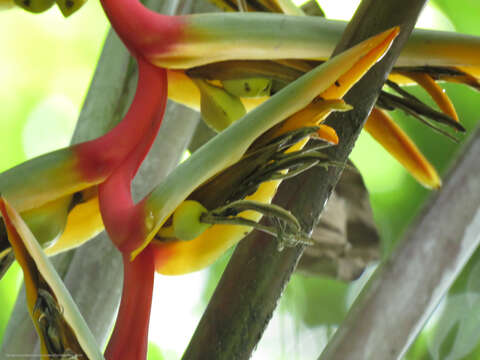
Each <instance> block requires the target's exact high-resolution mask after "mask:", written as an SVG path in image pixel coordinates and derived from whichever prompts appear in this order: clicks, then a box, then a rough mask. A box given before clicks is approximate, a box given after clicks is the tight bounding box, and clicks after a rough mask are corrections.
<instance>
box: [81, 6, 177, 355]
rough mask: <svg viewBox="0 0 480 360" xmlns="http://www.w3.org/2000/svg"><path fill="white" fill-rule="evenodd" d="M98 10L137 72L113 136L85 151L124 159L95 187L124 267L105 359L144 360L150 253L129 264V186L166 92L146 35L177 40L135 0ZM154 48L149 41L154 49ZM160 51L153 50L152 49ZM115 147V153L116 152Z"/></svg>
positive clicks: (137, 240)
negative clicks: (106, 151)
mask: <svg viewBox="0 0 480 360" xmlns="http://www.w3.org/2000/svg"><path fill="white" fill-rule="evenodd" d="M102 5H103V7H104V9H105V12H106V14H107V16H108V17H109V19H110V21H111V23H112V26H113V27H114V29H115V31H116V32H117V34H118V35H119V36H120V38H121V39H122V41H123V42H124V43H125V45H126V46H127V48H128V49H129V51H130V52H131V54H132V56H134V57H135V59H136V60H137V63H138V67H139V77H138V87H137V92H136V94H135V99H134V101H133V103H132V105H131V107H130V109H129V111H128V113H127V115H126V117H125V119H124V120H123V121H122V123H121V124H120V125H119V126H118V130H117V132H116V133H113V132H112V133H111V135H110V134H109V136H108V135H106V136H105V137H104V139H102V138H101V139H99V141H98V143H94V144H92V147H91V151H92V153H93V154H95V153H96V152H97V151H98V150H97V149H98V147H99V146H101V147H104V146H105V144H111V145H113V146H115V150H116V151H114V154H118V153H121V154H122V155H126V156H125V157H124V159H123V161H122V162H121V164H120V165H119V166H118V167H116V169H115V170H114V171H113V173H112V174H111V175H110V176H109V177H108V178H107V179H106V181H105V182H103V183H102V184H100V185H99V187H98V196H99V203H100V211H101V213H102V218H103V222H104V224H105V229H106V231H107V232H108V234H109V235H110V238H111V240H112V241H113V242H114V244H115V245H116V246H117V247H118V248H119V250H120V251H121V252H122V255H123V264H124V284H123V293H122V300H121V303H120V309H119V314H118V317H117V322H116V324H115V329H114V332H113V335H112V338H111V339H110V342H109V344H108V347H107V350H106V353H105V357H106V359H108V360H113V359H145V358H146V355H147V341H148V323H149V319H150V308H151V301H152V290H153V279H154V271H155V269H154V260H153V252H152V248H150V247H148V248H147V249H145V250H144V251H143V252H142V253H141V254H140V255H139V256H138V257H137V258H136V259H135V260H134V261H131V259H130V253H131V251H133V250H134V249H135V248H137V247H138V246H140V245H141V244H142V241H143V239H144V237H145V234H142V232H141V231H138V230H137V229H136V224H138V221H139V220H140V219H141V214H137V213H136V212H137V210H136V209H137V208H136V207H135V205H134V203H133V199H132V194H131V182H132V180H133V178H134V176H135V174H136V172H137V170H138V168H139V166H140V164H141V162H142V161H143V159H144V158H145V156H146V154H147V153H148V151H149V149H150V147H151V145H152V143H153V141H154V139H155V136H156V134H157V132H158V129H159V127H160V124H161V121H162V118H163V114H164V111H165V106H166V102H167V93H168V90H167V77H166V71H165V70H164V69H162V68H158V67H155V66H153V65H152V64H150V63H149V62H147V61H146V60H145V59H144V57H143V53H144V51H145V50H146V49H147V48H148V46H149V41H150V40H151V38H150V36H149V34H152V33H154V34H160V35H161V36H163V37H164V41H162V42H161V43H162V46H163V47H164V49H166V48H168V47H169V46H170V44H172V43H173V42H174V41H175V39H176V38H178V34H179V32H178V28H179V27H178V26H176V25H175V23H174V21H172V20H173V19H174V18H171V17H167V16H162V15H159V14H155V13H153V12H151V11H149V10H147V9H146V8H144V7H143V6H142V5H141V4H140V3H139V2H138V1H136V0H126V1H115V0H103V1H102ZM157 40H158V39H157ZM158 43H159V42H158V41H155V44H158ZM161 50H162V49H158V47H157V48H156V49H155V51H161ZM107 136H108V137H107ZM117 146H120V148H119V149H117ZM89 150H90V149H89ZM117 151H118V152H117ZM86 170H87V171H88V169H86ZM136 230H137V231H136ZM132 234H134V235H133V236H132Z"/></svg>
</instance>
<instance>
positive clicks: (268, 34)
mask: <svg viewBox="0 0 480 360" xmlns="http://www.w3.org/2000/svg"><path fill="white" fill-rule="evenodd" d="M182 19H183V20H184V21H185V28H184V36H183V37H182V41H181V42H179V43H177V44H175V46H174V47H172V48H171V49H169V51H168V52H165V53H160V54H151V55H148V58H149V60H150V61H151V62H152V63H154V64H156V65H158V66H162V67H166V68H172V69H174V68H176V69H187V68H191V67H195V66H201V65H205V64H209V63H213V62H219V61H227V60H238V59H242V60H275V59H311V60H325V59H327V58H328V57H329V56H330V54H331V53H332V51H333V49H334V48H335V45H336V44H337V43H338V41H339V40H340V38H341V36H342V33H343V31H344V30H345V27H346V25H347V23H346V22H344V21H336V20H328V19H324V18H320V17H318V16H288V15H283V14H271V13H222V14H195V15H188V16H184V17H183V18H182ZM232 44H235V46H231V45H232ZM451 49H455V51H452V50H451ZM428 65H431V66H462V65H463V66H465V65H472V66H478V65H480V37H478V36H472V35H465V34H459V33H454V32H446V31H436V30H418V29H414V30H413V32H412V35H411V36H410V38H409V40H408V42H407V44H406V46H405V48H404V49H403V50H402V52H401V54H400V57H399V59H398V61H397V63H396V64H395V66H428Z"/></svg>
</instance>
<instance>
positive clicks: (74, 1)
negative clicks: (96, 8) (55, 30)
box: [56, 0, 87, 17]
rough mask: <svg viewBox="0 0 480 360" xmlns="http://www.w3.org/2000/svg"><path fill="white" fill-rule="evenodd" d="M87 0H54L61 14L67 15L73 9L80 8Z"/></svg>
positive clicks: (71, 12)
mask: <svg viewBox="0 0 480 360" xmlns="http://www.w3.org/2000/svg"><path fill="white" fill-rule="evenodd" d="M86 2H87V0H56V3H57V5H58V7H59V8H60V11H61V12H62V14H63V16H65V17H69V16H70V15H72V14H73V13H74V12H75V11H77V10H78V9H80V8H81V7H82V6H83V4H85V3H86Z"/></svg>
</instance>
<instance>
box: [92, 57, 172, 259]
mask: <svg viewBox="0 0 480 360" xmlns="http://www.w3.org/2000/svg"><path fill="white" fill-rule="evenodd" d="M138 64H139V71H140V75H139V80H138V81H139V85H138V88H139V91H140V89H142V91H141V92H142V93H144V95H145V96H146V98H147V100H148V101H145V99H143V101H142V103H141V104H139V105H138V106H139V108H138V107H137V105H136V104H132V107H131V109H130V111H129V114H131V115H132V117H135V114H136V113H137V111H138V113H139V114H138V119H137V120H138V121H140V122H142V123H145V124H143V125H142V129H143V130H142V133H143V136H142V137H141V138H140V140H139V141H137V142H136V146H135V148H134V149H133V150H131V151H130V154H129V155H128V156H127V157H125V159H124V160H123V162H122V163H121V164H120V165H119V166H118V167H117V168H116V169H115V170H114V171H113V173H112V174H111V175H110V176H109V177H108V178H107V180H105V181H104V182H103V183H102V184H100V185H99V187H98V196H99V202H100V211H101V213H102V218H103V222H104V224H105V229H106V230H107V232H108V234H109V235H110V237H111V239H112V241H113V242H114V243H115V245H116V246H117V247H118V248H119V249H120V250H121V251H122V252H125V251H128V250H131V249H135V248H136V247H138V245H139V244H141V243H142V241H143V237H144V234H141V233H139V229H138V225H137V224H138V221H139V220H140V218H141V214H137V212H138V211H139V210H138V209H137V208H135V206H134V203H133V199H132V194H131V188H130V184H131V181H132V179H133V177H134V176H135V174H136V172H137V170H138V167H139V166H140V164H141V162H142V160H143V159H144V158H145V156H146V155H147V153H148V150H149V149H150V146H151V144H152V143H153V141H154V139H155V136H156V134H157V132H158V129H159V127H160V124H161V122H162V118H163V114H164V112H165V107H166V103H167V92H168V90H167V75H166V71H165V70H164V69H160V68H157V67H155V66H153V65H151V64H149V63H147V62H146V61H144V60H142V59H139V60H138ZM137 95H138V92H137ZM140 95H141V94H140ZM140 95H139V96H140ZM146 108H150V109H151V110H152V111H149V112H148V113H145V110H146ZM146 120H148V121H146ZM124 121H125V120H124ZM122 123H123V122H122ZM147 124H148V126H147ZM121 131H122V133H123V137H124V138H126V139H127V140H128V139H129V138H131V136H132V134H131V132H134V136H136V135H135V132H137V131H139V129H138V128H133V129H132V128H130V126H128V124H127V126H126V127H124V128H123V129H122V130H121ZM113 144H115V143H113ZM115 146H116V145H115ZM131 234H134V235H131ZM129 236H133V237H132V238H129Z"/></svg>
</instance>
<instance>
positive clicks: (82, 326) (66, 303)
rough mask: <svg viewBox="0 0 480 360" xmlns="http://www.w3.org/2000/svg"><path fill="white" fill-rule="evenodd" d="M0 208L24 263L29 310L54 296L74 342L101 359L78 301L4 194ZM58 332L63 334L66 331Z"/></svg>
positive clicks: (36, 310)
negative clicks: (77, 303)
mask: <svg viewBox="0 0 480 360" xmlns="http://www.w3.org/2000/svg"><path fill="white" fill-rule="evenodd" d="M0 209H1V211H2V215H3V216H4V218H5V219H6V223H7V228H8V233H9V237H10V239H9V240H10V242H11V243H12V245H13V248H14V251H15V256H17V257H19V261H20V262H21V264H23V266H22V269H23V271H24V274H25V279H26V282H28V285H27V299H29V300H30V301H28V303H29V306H30V307H31V308H30V311H31V313H32V316H35V315H36V313H37V312H38V311H41V309H39V301H40V299H42V301H46V302H49V299H54V300H55V302H57V303H58V308H59V311H58V312H57V315H58V316H62V317H63V319H64V321H65V322H66V323H67V324H68V329H69V330H68V331H70V330H71V331H72V332H73V336H74V337H75V340H76V342H77V343H78V344H79V346H80V347H81V350H82V351H83V352H84V353H85V355H86V356H87V358H88V359H91V360H103V359H104V357H103V355H102V353H101V351H100V348H99V346H98V344H97V343H96V341H95V338H94V336H93V334H92V333H91V332H90V330H89V328H88V326H87V324H86V322H85V320H84V319H83V317H82V315H81V314H80V311H79V310H78V308H77V305H76V304H75V302H74V301H73V299H72V297H71V295H70V293H69V292H68V290H67V288H66V287H65V285H64V284H63V282H62V280H61V279H60V277H59V276H58V274H57V272H56V271H55V268H54V267H53V265H52V264H51V262H50V261H49V260H48V258H47V256H46V255H45V253H44V252H43V250H42V249H41V247H40V245H39V244H38V242H37V240H36V239H35V237H34V236H33V234H32V233H31V231H30V230H29V228H28V227H27V225H26V224H25V222H24V221H23V220H22V218H21V217H20V215H19V214H18V212H17V211H16V210H15V209H14V208H13V207H11V206H10V205H9V203H8V202H7V201H6V200H5V198H4V197H3V196H2V197H0ZM37 272H38V273H37ZM40 283H42V284H43V285H42V289H41V288H40V287H39V285H40ZM45 284H46V285H45ZM46 289H48V290H46ZM42 292H43V295H42ZM55 305H56V304H55ZM40 307H41V306H40ZM40 316H43V315H40ZM47 317H48V316H47ZM39 319H40V318H39ZM45 320H46V321H47V322H49V321H61V320H58V319H48V318H47V319H45ZM40 325H41V324H39V326H40ZM41 330H42V329H39V331H41ZM42 335H46V336H48V335H49V333H48V332H46V333H45V334H42ZM57 335H58V336H60V337H61V338H63V336H64V335H65V334H57ZM44 340H45V339H44ZM47 350H48V346H47ZM82 356H83V355H82Z"/></svg>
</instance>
